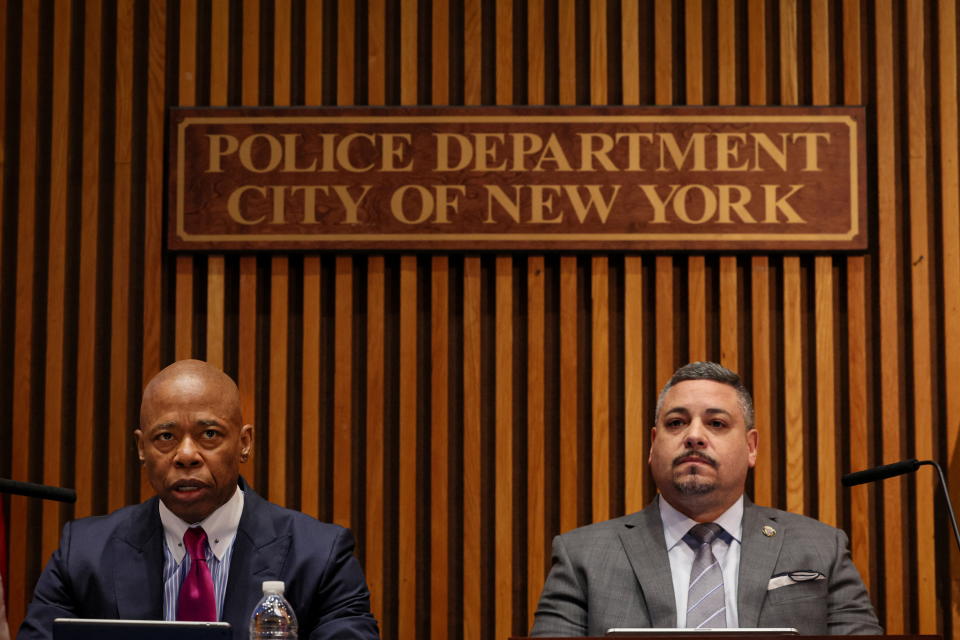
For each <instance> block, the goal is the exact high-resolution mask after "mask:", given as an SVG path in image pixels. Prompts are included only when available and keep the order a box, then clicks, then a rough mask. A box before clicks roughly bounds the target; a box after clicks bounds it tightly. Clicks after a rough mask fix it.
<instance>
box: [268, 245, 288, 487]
mask: <svg viewBox="0 0 960 640" xmlns="http://www.w3.org/2000/svg"><path fill="white" fill-rule="evenodd" d="M289 278H290V264H289V261H288V259H287V258H286V256H273V257H272V258H271V259H270V356H269V358H268V360H269V362H268V366H269V370H270V380H269V382H268V383H267V384H268V385H269V387H268V388H269V390H270V396H269V398H270V399H269V401H268V406H269V413H268V426H267V433H268V434H269V442H268V444H267V456H268V459H269V462H270V473H269V474H267V487H266V490H267V495H268V496H269V499H270V500H271V501H272V502H276V503H277V504H286V502H287V358H288V342H287V326H288V320H289V310H288V308H287V297H288V294H289Z"/></svg>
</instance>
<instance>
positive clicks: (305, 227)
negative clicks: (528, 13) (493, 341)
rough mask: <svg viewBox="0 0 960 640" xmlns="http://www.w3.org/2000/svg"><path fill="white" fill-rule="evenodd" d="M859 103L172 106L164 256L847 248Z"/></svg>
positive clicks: (851, 246) (861, 177)
mask: <svg viewBox="0 0 960 640" xmlns="http://www.w3.org/2000/svg"><path fill="white" fill-rule="evenodd" d="M863 128H864V110H863V108H862V107H788V108H784V107H669V108H666V107H663V108H661V107H658V108H640V107H529V108H527V107H383V108H293V109H288V108H236V109H233V108H230V109H220V108H217V109H203V108H189V109H188V108H178V109H174V110H172V113H171V126H170V132H171V136H172V140H171V144H170V182H169V188H170V192H169V204H170V206H169V220H168V223H169V235H168V245H169V247H170V248H171V249H174V250H214V251H224V250H236V249H242V250H251V249H254V250H256V249H267V250H274V249H282V250H289V249H377V250H380V249H436V250H461V249H466V250H521V249H522V250H551V249H559V250H585V249H586V250H608V249H609V250H644V249H657V250H675V249H676V250H764V251H770V250H791V251H795V250H811V251H835V250H861V249H865V248H866V246H867V233H866V212H865V209H864V207H865V200H866V198H865V196H866V185H865V166H866V162H865V157H864V148H865V145H864V140H863V137H864V136H863Z"/></svg>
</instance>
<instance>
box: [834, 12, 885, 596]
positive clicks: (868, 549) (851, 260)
mask: <svg viewBox="0 0 960 640" xmlns="http://www.w3.org/2000/svg"><path fill="white" fill-rule="evenodd" d="M861 28H862V25H861V16H860V6H859V5H858V4H856V3H853V2H847V3H844V5H843V60H844V80H845V82H844V85H845V86H844V90H843V94H844V96H843V100H844V103H845V104H853V105H855V104H861V103H862V102H863V97H862V90H861V85H862V82H863V76H862V74H863V70H862V64H863V62H862V60H861V55H862V53H861V42H862V39H861V34H860V31H861ZM866 278H867V261H866V258H865V257H864V256H850V257H848V258H847V309H848V315H847V327H848V329H847V342H848V344H849V374H848V375H849V383H848V387H849V394H848V398H847V402H848V406H849V410H848V416H849V418H848V419H849V421H850V436H849V440H850V442H852V443H858V444H856V445H855V446H851V447H850V469H851V470H854V471H856V470H860V469H866V468H868V467H870V466H872V465H873V460H872V458H871V456H870V452H871V451H872V450H873V449H874V443H875V440H876V436H875V429H874V428H871V425H873V424H875V423H876V421H875V420H871V414H872V412H871V407H870V398H869V387H870V383H869V380H868V371H869V364H868V355H867V354H868V333H867V331H868V326H869V325H868V321H867V310H868V308H869V307H868V304H869V303H868V300H867V282H866ZM873 493H874V485H873V483H869V484H867V485H862V486H860V487H855V488H852V489H851V491H850V494H849V495H850V498H849V500H850V506H849V511H850V552H851V555H852V556H853V561H854V564H855V565H856V566H857V569H858V570H859V571H860V575H861V577H862V578H863V581H864V583H865V584H866V585H867V589H868V591H869V592H870V593H871V594H872V595H873V601H874V603H876V602H877V596H878V595H879V593H878V590H877V584H876V583H875V582H874V574H873V571H872V563H871V557H872V556H873V553H874V549H873V545H874V538H875V533H874V529H875V526H874V523H873V518H872V517H871V515H872V514H873V513H874V511H873V508H872V505H873Z"/></svg>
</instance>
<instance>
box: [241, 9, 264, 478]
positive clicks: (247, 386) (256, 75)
mask: <svg viewBox="0 0 960 640" xmlns="http://www.w3.org/2000/svg"><path fill="white" fill-rule="evenodd" d="M242 20H243V47H242V50H241V53H240V66H241V72H242V79H241V83H240V92H241V96H242V99H243V104H247V105H257V104H260V71H259V62H260V0H244V2H243V7H242ZM239 272H240V274H239V287H238V288H239V292H238V296H237V297H238V303H239V304H238V306H239V308H240V309H242V310H244V313H240V314H239V317H238V318H237V387H239V389H240V406H241V411H242V413H243V419H244V421H245V422H247V423H253V424H256V423H257V420H258V413H257V374H256V372H257V368H258V367H261V366H263V363H260V362H258V358H257V324H258V323H257V314H256V313H252V312H251V311H252V310H254V309H256V308H257V287H258V282H257V258H256V256H252V255H242V256H240V266H239ZM267 364H268V365H269V362H268V363H267ZM258 428H259V429H260V430H261V431H262V432H265V433H269V429H268V425H266V424H260V425H258ZM260 441H261V442H263V441H265V439H263V438H261V440H260ZM256 455H257V454H256V452H254V456H256ZM244 466H246V468H245V469H242V472H243V474H244V476H245V477H246V479H247V481H248V482H250V484H251V485H252V486H253V487H254V488H257V487H258V478H257V475H256V465H254V464H248V465H244ZM259 489H260V491H261V492H262V491H265V490H266V489H267V487H265V486H261V487H259Z"/></svg>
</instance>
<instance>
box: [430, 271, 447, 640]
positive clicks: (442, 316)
mask: <svg viewBox="0 0 960 640" xmlns="http://www.w3.org/2000/svg"><path fill="white" fill-rule="evenodd" d="M449 291H450V264H449V259H448V258H447V256H434V257H433V258H432V260H431V264H430V336H431V341H430V362H431V366H430V389H431V390H432V393H431V402H430V417H431V425H430V514H431V517H430V613H431V616H430V637H431V638H433V639H434V640H446V638H447V636H448V635H449V633H448V629H449V624H448V623H449V607H448V605H447V603H448V598H447V594H448V593H449V591H450V585H451V580H450V566H449V564H448V562H447V559H448V555H449V549H450V512H449V504H450V486H449V480H448V479H449V474H450V465H449V461H448V457H449V454H450V420H449V417H450V399H449V394H448V389H449V386H448V381H449V376H450V367H449V357H450V332H449V325H448V318H449V317H450V294H449Z"/></svg>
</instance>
